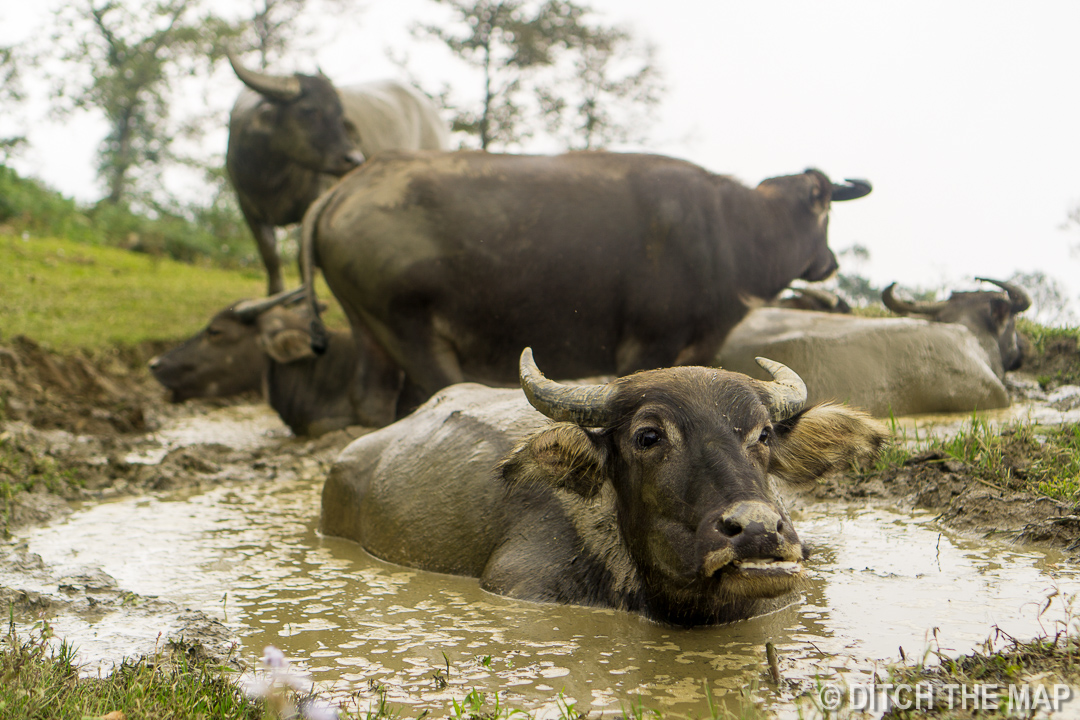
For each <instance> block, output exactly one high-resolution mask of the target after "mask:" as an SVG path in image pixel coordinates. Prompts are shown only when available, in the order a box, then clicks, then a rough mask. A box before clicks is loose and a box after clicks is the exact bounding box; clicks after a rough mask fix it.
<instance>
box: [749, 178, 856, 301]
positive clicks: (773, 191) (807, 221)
mask: <svg viewBox="0 0 1080 720" xmlns="http://www.w3.org/2000/svg"><path fill="white" fill-rule="evenodd" d="M845 183H846V184H843V185H841V184H839V183H834V182H832V181H830V180H829V178H828V177H827V176H826V175H825V173H823V172H821V171H820V170H814V169H810V170H807V171H806V172H804V173H802V174H801V175H784V176H782V177H775V178H768V179H766V180H762V181H761V182H760V183H759V184H758V188H757V189H758V191H760V192H762V193H765V194H766V195H774V196H781V197H785V198H787V199H788V201H789V207H791V208H792V215H791V218H790V222H791V231H790V232H791V235H792V236H793V237H796V236H800V235H804V234H805V232H806V228H814V227H816V228H817V230H816V235H817V236H818V238H817V239H818V242H817V243H816V247H818V248H819V252H818V254H817V255H816V256H815V257H814V258H812V259H811V261H810V262H809V263H808V264H807V266H806V268H805V269H804V270H803V272H802V273H801V274H800V275H799V276H798V278H799V279H800V280H806V281H808V282H818V281H821V280H825V279H826V278H828V277H830V276H831V275H832V274H833V273H835V272H836V270H837V268H838V267H839V265H838V264H837V262H836V256H835V255H834V254H833V252H832V250H830V249H829V246H828V240H827V233H828V227H829V207H830V205H831V203H833V202H841V201H845V200H855V199H857V198H861V197H864V196H866V195H869V194H870V191H871V190H872V189H873V188H872V186H871V185H870V183H869V182H867V181H866V180H850V179H849V180H846V181H845Z"/></svg>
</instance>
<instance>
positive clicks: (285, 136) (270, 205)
mask: <svg viewBox="0 0 1080 720" xmlns="http://www.w3.org/2000/svg"><path fill="white" fill-rule="evenodd" d="M229 62H230V63H232V67H233V70H234V71H235V72H236V75H237V77H239V78H240V80H241V81H242V82H243V83H244V84H245V85H246V86H247V88H246V89H245V90H244V91H243V92H242V93H241V94H240V97H239V98H237V100H236V104H235V105H234V106H233V109H232V113H231V115H230V116H229V145H228V150H227V152H226V156H225V169H226V171H227V172H228V174H229V179H230V180H231V181H232V184H233V188H235V190H236V195H237V199H238V200H239V203H240V209H241V211H242V212H243V213H244V219H245V220H246V221H247V224H248V227H250V228H251V232H252V234H253V235H254V236H255V241H256V243H257V244H258V247H259V254H260V256H261V257H262V260H263V264H264V265H265V266H266V272H267V276H268V288H269V293H271V294H273V293H277V292H280V291H281V290H282V289H283V288H284V284H283V281H282V277H281V262H280V259H279V258H278V252H277V241H276V239H275V237H274V228H275V227H276V226H280V225H288V224H291V223H296V222H300V220H301V218H303V216H304V211H305V210H307V207H308V205H310V204H311V203H312V202H313V201H314V200H315V198H317V197H318V196H319V193H321V192H322V191H324V190H325V189H326V188H328V187H329V186H330V185H331V184H332V182H333V181H334V180H335V179H336V178H337V177H340V176H341V175H344V174H345V173H346V172H348V171H349V170H351V169H353V168H354V167H356V166H357V165H359V164H360V163H362V162H363V161H364V158H365V157H370V156H371V155H372V154H374V153H376V152H379V151H380V150H386V149H391V148H403V149H424V148H427V149H436V150H438V149H445V148H446V147H447V145H448V142H449V129H448V128H447V126H446V124H445V123H444V122H443V121H442V120H441V119H440V118H439V113H438V111H437V110H436V108H435V106H434V104H433V103H432V102H431V100H430V99H429V98H428V97H427V96H426V95H424V94H423V93H421V92H420V91H419V90H417V89H416V88H413V87H410V86H408V85H405V84H403V83H400V82H397V81H394V80H384V81H376V82H370V83H363V84H359V85H348V86H345V87H341V88H335V87H334V85H333V83H331V82H330V79H329V78H327V77H326V76H325V75H323V74H322V73H320V74H318V75H301V74H296V75H270V74H267V73H262V72H257V71H255V70H251V69H249V68H246V67H244V66H243V65H242V64H240V62H239V61H237V60H236V58H235V57H234V56H233V55H232V54H230V55H229Z"/></svg>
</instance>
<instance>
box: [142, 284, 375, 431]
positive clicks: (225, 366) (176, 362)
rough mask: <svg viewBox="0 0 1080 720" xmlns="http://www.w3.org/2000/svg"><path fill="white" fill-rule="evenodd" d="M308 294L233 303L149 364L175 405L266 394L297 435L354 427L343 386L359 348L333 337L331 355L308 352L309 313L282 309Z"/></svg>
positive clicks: (346, 339)
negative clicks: (254, 392) (198, 399)
mask: <svg viewBox="0 0 1080 720" xmlns="http://www.w3.org/2000/svg"><path fill="white" fill-rule="evenodd" d="M302 298H303V289H300V290H292V291H289V292H283V293H278V294H276V295H274V296H271V297H269V298H266V299H263V300H244V301H240V302H237V303H233V304H232V305H230V306H229V307H227V308H225V309H224V310H222V311H221V312H219V313H217V314H216V315H214V317H213V318H212V319H211V320H210V322H209V324H207V326H206V327H205V328H203V329H202V330H200V331H199V332H198V333H196V334H195V335H194V336H193V337H191V338H189V339H188V340H186V341H185V342H184V343H182V344H180V345H178V346H177V347H175V348H173V349H172V350H170V351H169V352H167V353H165V354H163V355H161V356H160V357H156V358H154V359H153V360H151V361H150V372H151V373H153V375H154V377H155V378H156V379H157V381H158V382H160V383H161V384H162V385H164V386H165V387H166V388H168V389H169V390H170V391H171V395H172V398H171V399H172V400H173V402H182V401H184V400H187V399H189V398H196V397H228V396H231V395H236V394H239V393H242V392H245V391H250V390H261V391H262V393H263V395H264V397H265V398H266V400H267V402H268V403H269V404H270V407H272V408H273V409H274V410H275V411H277V413H278V415H279V416H280V417H281V419H282V421H283V422H284V423H285V424H286V425H288V426H289V427H290V428H291V429H292V431H293V432H294V433H295V434H296V435H308V436H314V435H321V434H323V433H326V432H329V431H330V430H336V429H339V428H343V427H346V426H348V425H354V424H355V421H354V419H353V416H352V405H351V403H350V402H349V399H348V394H347V393H346V391H345V388H346V387H348V384H349V382H350V381H351V379H352V376H353V375H354V374H355V373H356V366H357V363H356V346H355V344H354V343H353V342H352V338H351V337H350V335H349V333H347V332H331V333H329V335H328V339H329V343H328V345H327V350H326V352H325V353H323V354H322V355H318V356H317V355H315V353H313V352H312V350H311V336H310V333H309V325H310V322H311V320H310V316H309V315H308V313H307V311H306V309H303V308H302V309H300V310H293V309H290V308H288V307H285V306H286V305H288V304H289V303H290V302H297V301H299V300H301V299H302Z"/></svg>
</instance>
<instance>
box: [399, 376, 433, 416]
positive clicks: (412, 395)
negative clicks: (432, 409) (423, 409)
mask: <svg viewBox="0 0 1080 720" xmlns="http://www.w3.org/2000/svg"><path fill="white" fill-rule="evenodd" d="M429 397H431V393H427V392H424V390H423V388H421V387H420V386H419V385H417V384H416V383H414V382H413V381H412V380H410V379H409V378H408V377H406V378H405V384H404V385H403V386H402V387H401V393H400V394H399V395H398V401H397V411H396V412H395V413H394V419H395V420H400V419H401V418H403V417H405V416H406V415H408V414H409V413H411V412H412V411H413V410H415V409H416V408H418V407H420V406H421V405H423V404H424V401H425V400H427V399H428V398H429Z"/></svg>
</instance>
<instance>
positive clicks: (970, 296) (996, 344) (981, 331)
mask: <svg viewBox="0 0 1080 720" xmlns="http://www.w3.org/2000/svg"><path fill="white" fill-rule="evenodd" d="M975 279H976V280H978V281H979V282H988V283H990V284H992V285H997V286H998V287H999V288H1001V290H996V291H995V290H976V291H971V292H954V293H952V294H951V295H950V296H949V298H948V299H947V300H940V301H936V302H916V301H912V300H902V299H900V298H898V297H896V292H895V289H896V283H892V284H891V285H889V287H887V288H885V290H884V291H883V292H882V293H881V300H882V302H884V303H885V307H887V308H889V309H890V310H892V311H893V312H894V313H896V314H897V315H904V316H907V317H917V318H925V319H927V320H930V321H932V322H939V323H957V324H959V325H963V326H964V327H966V328H967V329H968V330H970V331H971V333H972V334H973V335H974V336H975V337H976V338H977V339H978V341H979V344H980V345H982V346H983V349H984V350H985V351H986V357H987V359H988V360H989V362H990V366H991V367H992V368H993V370H994V373H995V374H996V375H997V376H998V377H999V378H1000V377H1004V376H1005V372H1006V371H1008V370H1016V369H1017V368H1019V367H1020V366H1021V365H1022V364H1023V361H1024V351H1025V348H1026V343H1025V341H1024V338H1023V336H1022V335H1020V333H1018V332H1017V331H1016V316H1017V315H1019V314H1020V313H1022V312H1024V311H1025V310H1027V309H1028V308H1029V307H1031V298H1030V297H1029V296H1028V294H1027V292H1026V291H1025V290H1024V289H1023V288H1022V287H1020V286H1019V285H1016V284H1014V283H1009V282H1004V281H1002V280H990V279H989V278H975Z"/></svg>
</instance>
